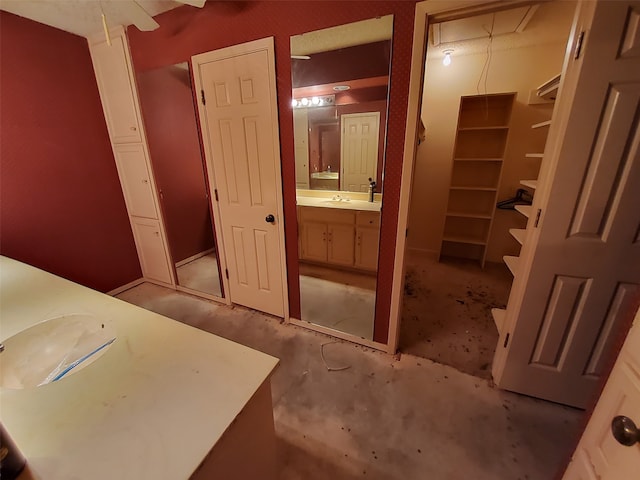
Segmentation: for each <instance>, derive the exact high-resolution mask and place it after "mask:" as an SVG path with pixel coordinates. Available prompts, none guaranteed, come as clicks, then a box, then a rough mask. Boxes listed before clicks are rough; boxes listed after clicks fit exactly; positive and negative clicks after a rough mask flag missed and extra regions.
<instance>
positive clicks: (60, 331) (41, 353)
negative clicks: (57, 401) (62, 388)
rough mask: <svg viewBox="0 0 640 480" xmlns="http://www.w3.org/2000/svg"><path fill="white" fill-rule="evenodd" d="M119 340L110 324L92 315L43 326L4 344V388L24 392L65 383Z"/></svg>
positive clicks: (0, 374) (0, 368)
mask: <svg viewBox="0 0 640 480" xmlns="http://www.w3.org/2000/svg"><path fill="white" fill-rule="evenodd" d="M115 338H116V335H115V330H114V329H113V327H112V326H111V325H110V322H108V321H105V320H101V319H99V318H97V317H94V316H92V315H85V314H70V315H63V316H60V317H56V318H52V319H50V320H45V321H43V322H40V323H38V324H36V325H34V326H32V327H30V328H27V329H26V330H23V331H21V332H20V333H17V334H15V335H14V336H12V337H9V338H7V339H6V340H4V341H3V342H2V344H3V345H4V351H2V352H1V353H0V386H2V387H4V388H12V389H21V388H31V387H38V386H41V385H46V384H48V383H51V382H55V381H59V380H62V379H64V378H65V377H67V376H69V375H72V374H74V373H76V372H78V371H80V370H82V369H83V368H85V367H87V366H88V365H90V364H91V363H93V362H95V361H96V360H97V359H98V358H100V357H101V356H102V355H104V354H105V352H106V351H107V350H108V349H109V347H111V345H112V344H113V342H114V341H115Z"/></svg>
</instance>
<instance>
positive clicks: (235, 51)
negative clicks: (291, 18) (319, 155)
mask: <svg viewBox="0 0 640 480" xmlns="http://www.w3.org/2000/svg"><path fill="white" fill-rule="evenodd" d="M261 51H266V52H267V57H268V61H269V68H270V72H269V91H270V92H271V103H272V107H273V108H272V109H271V126H272V130H271V138H272V144H273V152H274V156H275V158H276V162H275V174H276V175H275V176H276V203H277V211H276V216H277V219H278V221H277V222H276V225H277V228H278V242H279V245H280V271H281V282H282V302H283V311H284V320H285V321H288V320H289V290H288V284H287V263H286V250H285V246H286V243H285V236H284V201H283V194H282V157H281V154H280V129H279V124H278V99H277V92H276V74H275V50H274V38H273V37H267V38H262V39H259V40H254V41H251V42H246V43H241V44H239V45H232V46H230V47H225V48H220V49H217V50H212V51H210V52H205V53H200V54H198V55H194V56H192V57H191V68H192V71H193V82H194V87H195V92H196V94H198V92H200V93H201V92H203V86H202V79H201V73H200V66H201V65H203V64H205V63H210V62H213V61H216V60H224V59H227V58H233V57H239V56H243V55H247V54H250V53H255V52H261ZM197 96H198V99H199V100H198V102H196V103H197V109H198V117H199V120H200V138H201V140H202V142H203V146H204V154H205V163H206V170H207V179H208V186H209V199H210V202H211V208H212V209H213V211H214V214H215V215H214V230H215V232H214V233H215V236H216V238H217V239H218V249H219V253H220V259H219V260H220V269H221V270H220V271H221V272H222V271H223V269H224V270H225V271H226V270H227V268H228V267H227V256H226V249H225V238H224V235H223V231H222V223H221V221H222V220H221V217H220V208H219V203H218V202H217V201H216V200H215V197H216V194H215V191H216V189H217V182H216V178H215V175H214V170H213V149H212V145H211V144H210V142H209V136H208V135H204V134H203V132H204V131H205V129H208V122H207V116H206V112H205V106H204V104H203V103H202V94H200V95H197ZM221 277H222V283H223V286H224V291H225V293H226V295H225V300H226V303H227V304H229V305H230V304H232V303H233V299H232V298H231V290H230V288H229V279H228V278H227V276H226V275H221Z"/></svg>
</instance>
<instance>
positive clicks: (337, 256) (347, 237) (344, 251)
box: [327, 224, 355, 267]
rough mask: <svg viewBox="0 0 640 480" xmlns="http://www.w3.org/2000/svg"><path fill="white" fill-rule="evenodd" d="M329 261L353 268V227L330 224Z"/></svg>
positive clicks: (328, 231) (328, 229)
mask: <svg viewBox="0 0 640 480" xmlns="http://www.w3.org/2000/svg"><path fill="white" fill-rule="evenodd" d="M327 233H328V236H329V242H328V247H327V261H328V262H329V263H334V264H336V265H345V266H348V267H351V266H353V246H354V243H355V241H354V240H355V238H354V237H355V231H354V228H353V226H352V225H336V224H329V225H328V226H327Z"/></svg>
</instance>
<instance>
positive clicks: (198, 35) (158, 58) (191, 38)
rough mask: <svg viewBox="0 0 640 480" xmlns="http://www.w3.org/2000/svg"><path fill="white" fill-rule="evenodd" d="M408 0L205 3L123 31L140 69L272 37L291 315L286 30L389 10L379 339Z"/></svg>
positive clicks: (292, 208) (392, 235) (400, 144)
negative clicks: (151, 27)
mask: <svg viewBox="0 0 640 480" xmlns="http://www.w3.org/2000/svg"><path fill="white" fill-rule="evenodd" d="M414 11H415V3H414V2H413V1H411V0H410V1H401V0H397V1H387V0H381V1H376V2H371V1H349V2H343V1H304V2H302V1H279V2H271V1H245V2H218V1H208V2H207V3H206V5H205V7H204V8H203V9H197V8H191V7H180V8H177V9H175V10H172V11H169V12H167V13H164V14H162V15H158V16H157V17H156V20H157V21H158V23H159V24H160V28H158V29H157V30H155V31H153V32H140V31H138V30H137V29H135V28H130V29H128V34H129V39H130V45H131V53H132V57H133V63H134V65H135V68H136V70H137V71H145V70H149V69H152V68H157V67H162V66H166V65H171V64H174V63H179V62H182V61H185V60H188V59H189V58H190V57H191V56H192V55H194V54H197V53H203V52H207V51H211V50H216V49H219V48H223V47H228V46H231V45H236V44H239V43H244V42H248V41H251V40H256V39H259V38H265V37H271V36H273V37H274V39H275V53H276V77H277V78H276V80H277V90H278V91H277V94H278V110H279V117H280V125H279V128H280V149H281V155H282V178H283V189H284V191H283V194H284V213H285V234H286V248H287V275H288V283H289V296H290V299H289V309H290V312H291V315H292V316H294V317H296V316H297V317H298V318H299V313H300V298H299V283H298V240H297V224H296V201H295V196H296V188H295V186H296V183H295V157H294V144H293V115H292V113H291V58H290V50H289V39H290V36H292V35H298V34H300V33H304V32H308V31H311V30H318V29H321V28H327V27H333V26H336V25H342V24H345V23H349V22H355V21H358V20H364V19H368V18H373V17H376V16H383V15H388V14H393V15H394V33H393V44H392V52H393V53H392V57H391V90H390V97H389V100H390V105H389V118H388V125H387V129H388V136H387V143H386V162H385V175H384V200H383V209H382V210H383V211H382V226H381V234H380V260H379V266H378V289H377V296H376V324H375V328H374V339H375V340H376V341H379V342H383V343H386V341H387V336H388V328H389V325H388V318H389V310H390V307H391V303H390V302H391V286H392V280H393V263H394V252H395V241H396V227H397V221H398V204H399V199H400V180H401V174H402V154H403V149H404V132H405V122H406V115H407V99H408V92H409V74H410V70H411V47H412V41H413V20H414Z"/></svg>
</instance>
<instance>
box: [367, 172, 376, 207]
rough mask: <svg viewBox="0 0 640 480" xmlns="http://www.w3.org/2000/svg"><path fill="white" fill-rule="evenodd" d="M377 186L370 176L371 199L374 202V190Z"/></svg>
mask: <svg viewBox="0 0 640 480" xmlns="http://www.w3.org/2000/svg"><path fill="white" fill-rule="evenodd" d="M375 188H376V182H375V181H374V180H373V179H372V178H371V177H369V201H370V202H373V192H374V190H375Z"/></svg>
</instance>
